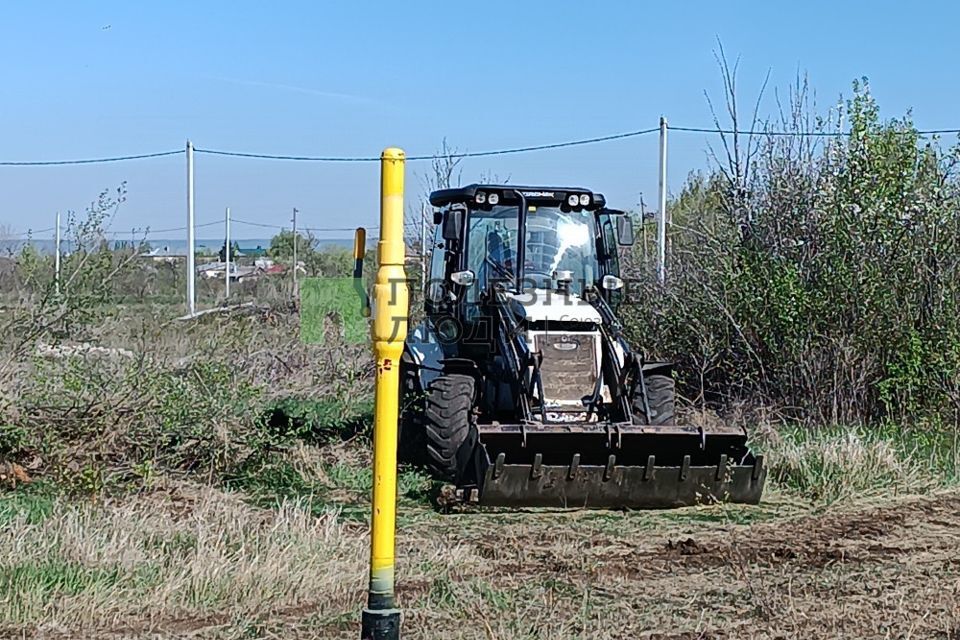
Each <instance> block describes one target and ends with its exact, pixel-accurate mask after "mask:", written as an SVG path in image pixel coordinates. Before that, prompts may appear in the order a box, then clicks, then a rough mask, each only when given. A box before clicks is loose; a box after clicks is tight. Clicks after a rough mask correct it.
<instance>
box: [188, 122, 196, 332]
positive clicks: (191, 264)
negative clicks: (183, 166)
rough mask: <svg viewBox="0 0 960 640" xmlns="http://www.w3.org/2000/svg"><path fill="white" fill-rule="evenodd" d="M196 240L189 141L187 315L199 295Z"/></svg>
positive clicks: (191, 145) (191, 160) (190, 146)
mask: <svg viewBox="0 0 960 640" xmlns="http://www.w3.org/2000/svg"><path fill="white" fill-rule="evenodd" d="M195 245H196V238H195V237H194V228H193V143H192V142H190V141H189V140H187V313H189V314H191V315H193V314H194V313H196V311H197V293H196V289H195V288H194V287H195V282H194V279H195V278H196V277H197V268H196V264H195V259H194V250H195V249H196V246H195Z"/></svg>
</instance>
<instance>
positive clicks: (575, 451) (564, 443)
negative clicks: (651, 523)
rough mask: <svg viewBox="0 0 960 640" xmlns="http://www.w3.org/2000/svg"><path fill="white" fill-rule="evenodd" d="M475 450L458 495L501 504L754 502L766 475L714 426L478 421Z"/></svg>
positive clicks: (740, 436)
mask: <svg viewBox="0 0 960 640" xmlns="http://www.w3.org/2000/svg"><path fill="white" fill-rule="evenodd" d="M514 427H516V428H514ZM478 456H479V459H478V469H477V472H478V473H477V476H478V479H479V482H478V485H479V486H478V487H476V491H466V492H464V494H463V495H464V499H467V500H470V501H475V502H477V503H479V504H481V505H489V506H501V507H518V506H528V507H554V508H600V509H602V508H631V509H643V508H669V507H679V506H686V505H694V504H704V503H707V504H709V503H713V502H740V503H748V504H757V503H758V502H759V501H760V496H761V493H762V492H763V485H764V480H765V479H766V469H765V468H764V465H763V456H754V455H753V454H752V453H750V452H749V450H748V449H747V448H746V434H745V433H744V432H743V431H742V430H740V429H729V428H722V427H721V428H713V429H710V430H704V429H700V428H698V427H688V426H679V427H674V426H670V427H644V426H635V425H626V424H620V425H615V424H608V425H597V424H586V425H542V426H540V425H538V426H529V425H527V426H524V427H523V428H522V429H521V428H520V427H519V425H506V426H505V425H498V426H496V427H490V426H485V427H481V428H480V446H479V447H478ZM471 499H472V500H471Z"/></svg>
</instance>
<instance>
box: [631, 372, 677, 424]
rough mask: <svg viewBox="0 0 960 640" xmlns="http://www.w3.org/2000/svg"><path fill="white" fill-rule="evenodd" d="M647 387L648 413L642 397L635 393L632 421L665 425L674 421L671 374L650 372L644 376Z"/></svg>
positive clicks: (674, 388) (674, 404) (673, 385)
mask: <svg viewBox="0 0 960 640" xmlns="http://www.w3.org/2000/svg"><path fill="white" fill-rule="evenodd" d="M643 380H644V384H645V385H646V389H647V404H648V405H649V406H650V413H651V414H652V415H649V416H648V415H647V414H646V408H645V407H644V404H643V397H642V395H641V394H640V393H637V397H636V399H635V401H634V407H633V411H634V422H636V423H637V424H644V425H651V426H667V425H672V424H673V423H674V417H675V414H676V385H675V383H674V381H673V378H672V377H671V376H665V375H662V374H652V375H647V376H644V378H643Z"/></svg>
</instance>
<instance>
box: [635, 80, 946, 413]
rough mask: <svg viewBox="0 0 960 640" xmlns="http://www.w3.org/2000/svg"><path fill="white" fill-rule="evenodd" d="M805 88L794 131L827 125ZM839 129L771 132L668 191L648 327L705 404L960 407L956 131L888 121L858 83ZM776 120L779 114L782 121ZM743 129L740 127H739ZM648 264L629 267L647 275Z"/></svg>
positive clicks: (907, 409)
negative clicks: (661, 260) (928, 135)
mask: <svg viewBox="0 0 960 640" xmlns="http://www.w3.org/2000/svg"><path fill="white" fill-rule="evenodd" d="M806 108H807V107H806V105H805V103H804V102H803V96H802V95H801V96H800V97H799V98H798V101H797V102H796V103H795V104H794V105H792V111H791V113H793V114H794V117H793V119H792V120H790V119H789V118H788V119H787V120H786V121H785V124H784V128H785V129H786V130H787V131H794V130H800V129H801V128H807V127H809V128H810V129H812V130H814V131H819V132H821V133H825V132H829V131H833V130H835V129H834V127H835V125H836V123H834V122H829V121H826V120H820V121H817V120H813V119H811V121H812V122H813V124H809V125H808V123H807V118H808V115H807V114H808V113H809V112H808V111H806ZM845 118H846V121H847V122H849V128H850V134H849V135H848V136H845V137H842V138H815V137H808V138H794V137H787V136H782V137H778V136H766V137H765V136H761V138H760V140H759V143H758V145H757V146H756V147H753V149H754V151H753V152H752V153H751V154H750V155H749V157H746V156H745V155H743V152H742V155H741V156H739V157H738V156H736V154H734V155H733V157H732V158H731V160H730V162H729V164H727V163H725V164H720V165H717V167H716V168H715V169H714V170H713V171H712V172H711V173H709V174H708V175H693V176H691V177H690V178H689V180H688V181H687V184H686V185H685V186H684V188H683V190H682V192H681V193H680V195H679V197H678V198H676V199H675V201H674V202H673V203H672V207H671V211H672V217H673V221H674V225H673V227H672V229H671V235H670V264H669V275H668V283H667V287H666V289H665V290H663V291H662V292H659V293H658V295H649V288H650V287H651V286H655V285H649V284H648V285H644V294H645V295H640V296H633V300H632V301H633V302H634V304H633V306H627V307H625V308H624V311H623V314H624V319H625V321H626V323H627V325H628V326H629V328H630V329H631V331H632V333H633V336H634V338H635V340H636V341H637V342H639V343H640V344H643V345H644V346H646V347H647V349H648V350H649V351H654V352H657V354H658V355H659V356H663V357H667V358H672V359H675V360H677V361H678V362H679V364H680V366H679V371H680V375H681V380H680V382H681V390H683V391H684V392H685V394H686V395H688V396H689V397H691V398H696V399H697V401H698V403H703V404H705V405H713V406H715V407H720V408H723V407H729V406H732V405H734V404H737V403H742V402H744V401H746V402H748V403H750V404H753V405H775V406H777V407H779V408H780V409H781V410H782V411H783V413H784V414H785V415H786V416H788V417H789V418H793V419H800V420H806V421H809V422H812V423H819V424H824V423H826V424H858V423H866V422H877V421H881V420H891V421H894V422H897V423H901V424H904V425H910V426H915V425H918V424H928V425H930V426H932V427H935V426H937V425H939V424H947V423H950V424H956V423H957V422H958V420H960V215H958V213H957V212H958V211H960V179H958V177H957V173H956V168H957V167H958V166H960V146H952V147H949V148H944V147H943V146H941V145H940V144H939V143H938V142H937V141H936V140H929V139H923V138H921V137H920V136H919V135H918V134H917V132H916V129H915V128H914V126H913V123H912V122H911V120H910V119H909V117H907V118H901V119H896V120H891V121H887V122H884V121H881V119H880V116H879V110H878V107H877V105H876V103H875V101H874V99H873V98H872V96H871V95H870V93H869V91H868V89H867V86H866V85H865V84H859V83H858V84H855V86H854V94H853V98H852V99H851V100H850V101H849V102H848V104H847V109H846V113H845ZM771 131H772V129H771ZM744 138H745V137H744V136H741V143H744V142H745V140H744ZM646 268H647V267H646V265H642V264H641V265H640V266H639V268H638V270H637V271H636V273H635V274H634V275H637V276H639V277H641V278H642V279H644V280H645V281H648V280H646V279H647V278H649V273H648V272H647V271H646Z"/></svg>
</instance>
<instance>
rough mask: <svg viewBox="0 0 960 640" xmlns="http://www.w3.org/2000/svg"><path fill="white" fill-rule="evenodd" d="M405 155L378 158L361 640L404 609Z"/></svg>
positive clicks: (392, 152)
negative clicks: (397, 561) (399, 553)
mask: <svg viewBox="0 0 960 640" xmlns="http://www.w3.org/2000/svg"><path fill="white" fill-rule="evenodd" d="M404 162H405V157H404V154H403V151H402V150H400V149H395V148H388V149H384V151H383V154H381V156H380V242H379V244H378V245H377V251H378V257H379V262H380V268H379V269H377V281H376V284H375V285H374V288H373V304H374V317H373V350H374V353H375V355H376V359H377V374H376V405H375V410H374V411H375V413H374V423H373V513H372V515H371V525H370V589H369V596H368V600H367V608H366V609H364V610H363V616H362V621H361V631H360V637H361V638H362V639H363V640H396V639H397V638H399V637H400V610H399V609H397V606H396V600H395V598H394V592H393V560H394V550H395V546H396V545H395V533H396V520H397V419H398V415H399V404H400V403H399V394H400V375H399V373H400V356H401V354H402V353H403V341H404V339H405V338H406V336H407V312H408V306H407V305H408V300H407V280H406V273H405V272H404V268H403V265H404V257H405V256H404V244H403V167H404Z"/></svg>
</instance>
